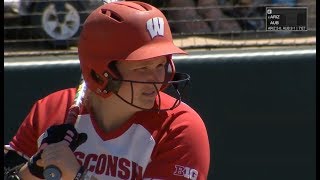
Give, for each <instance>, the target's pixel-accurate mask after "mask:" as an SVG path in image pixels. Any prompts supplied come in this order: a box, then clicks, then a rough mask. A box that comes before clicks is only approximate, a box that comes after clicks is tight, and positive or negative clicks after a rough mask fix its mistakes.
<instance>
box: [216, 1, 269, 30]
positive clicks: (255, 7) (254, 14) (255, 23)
mask: <svg viewBox="0 0 320 180" xmlns="http://www.w3.org/2000/svg"><path fill="white" fill-rule="evenodd" d="M271 1H272V0H219V3H220V5H222V6H227V7H228V6H229V7H232V8H224V9H223V12H224V13H226V14H228V15H229V16H231V17H238V22H239V24H240V25H241V28H242V29H243V30H264V29H265V8H266V7H267V5H268V4H271Z"/></svg>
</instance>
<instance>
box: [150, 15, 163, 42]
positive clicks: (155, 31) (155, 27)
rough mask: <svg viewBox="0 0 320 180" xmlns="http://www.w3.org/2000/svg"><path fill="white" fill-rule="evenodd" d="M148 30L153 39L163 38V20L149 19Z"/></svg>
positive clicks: (159, 18) (157, 18)
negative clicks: (156, 37)
mask: <svg viewBox="0 0 320 180" xmlns="http://www.w3.org/2000/svg"><path fill="white" fill-rule="evenodd" d="M147 29H148V31H149V33H150V36H151V38H152V39H153V38H154V37H155V36H163V34H164V24H163V18H161V17H155V18H152V19H149V20H148V21H147Z"/></svg>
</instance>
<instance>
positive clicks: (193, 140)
mask: <svg viewBox="0 0 320 180" xmlns="http://www.w3.org/2000/svg"><path fill="white" fill-rule="evenodd" d="M166 131H167V135H165V136H163V137H164V138H162V139H161V140H160V141H159V143H158V144H157V145H156V147H155V151H154V152H153V154H152V157H151V162H150V163H149V165H148V166H147V168H146V171H145V173H144V178H145V179H166V180H170V179H175V180H178V179H198V180H205V179H207V175H208V171H209V163H210V149H209V141H208V135H207V131H206V128H205V125H204V123H203V121H202V120H201V118H200V117H199V116H198V115H197V114H189V113H184V114H182V115H180V116H178V117H177V118H176V119H175V120H174V121H173V122H172V124H171V125H170V127H169V129H167V130H166Z"/></svg>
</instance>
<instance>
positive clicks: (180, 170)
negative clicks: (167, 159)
mask: <svg viewBox="0 0 320 180" xmlns="http://www.w3.org/2000/svg"><path fill="white" fill-rule="evenodd" d="M175 168H176V169H175V171H174V173H173V175H176V176H183V177H185V178H187V179H192V180H196V179H197V177H198V171H197V170H196V169H192V168H189V167H185V166H180V165H175Z"/></svg>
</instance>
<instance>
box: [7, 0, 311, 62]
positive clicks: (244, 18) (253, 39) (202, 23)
mask: <svg viewBox="0 0 320 180" xmlns="http://www.w3.org/2000/svg"><path fill="white" fill-rule="evenodd" d="M184 1H186V0H184ZM153 2H154V1H153ZM168 2H170V1H168ZM171 2H178V0H174V1H173V0H171ZM102 3H103V2H102V1H101V0H68V1H65V0H63V1H62V0H54V1H49V0H46V1H43V0H38V1H34V0H20V1H19V0H5V2H4V55H5V56H26V55H42V54H76V53H77V46H76V45H77V40H78V36H79V32H80V31H81V26H82V23H83V22H84V21H85V19H86V17H87V16H88V15H89V13H90V12H91V11H92V10H93V9H95V8H96V7H98V6H100V5H102ZM154 5H155V6H156V5H157V4H154ZM275 6H279V5H278V4H272V3H270V2H268V1H250V3H248V2H247V3H237V4H235V3H230V2H224V1H221V0H220V1H219V2H217V3H216V4H204V5H201V4H200V3H199V0H198V5H197V6H195V5H194V6H190V5H184V6H181V5H179V6H178V5H176V6H175V4H171V5H170V3H168V4H167V5H166V6H159V9H161V11H162V12H163V13H164V14H165V15H166V16H167V17H168V21H169V24H170V26H171V28H172V34H173V37H174V43H175V44H176V45H177V46H179V47H181V48H183V49H185V50H193V49H197V50H198V49H205V50H210V49H213V48H239V47H260V46H304V45H315V44H316V1H313V0H304V1H302V0H301V1H297V2H296V4H295V5H294V6H296V7H306V8H307V12H308V14H307V24H308V30H307V31H266V12H265V10H266V7H275ZM194 12H199V14H200V15H202V16H200V15H193V14H192V13H194ZM206 14H211V16H205V15H206ZM235 24H236V26H235Z"/></svg>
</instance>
